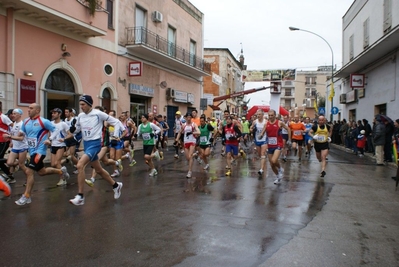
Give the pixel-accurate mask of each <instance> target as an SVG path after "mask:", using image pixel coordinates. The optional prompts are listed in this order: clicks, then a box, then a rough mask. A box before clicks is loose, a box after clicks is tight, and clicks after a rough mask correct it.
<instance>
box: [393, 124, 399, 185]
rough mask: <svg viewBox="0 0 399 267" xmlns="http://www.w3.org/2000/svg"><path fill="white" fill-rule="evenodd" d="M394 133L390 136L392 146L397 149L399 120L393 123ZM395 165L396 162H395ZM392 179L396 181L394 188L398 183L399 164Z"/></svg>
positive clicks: (398, 143)
mask: <svg viewBox="0 0 399 267" xmlns="http://www.w3.org/2000/svg"><path fill="white" fill-rule="evenodd" d="M394 128H395V130H394V132H393V136H392V145H396V147H397V148H398V147H399V119H396V120H395V121H394ZM395 163H397V162H395ZM392 179H394V180H395V181H396V187H397V186H398V182H399V164H398V167H397V169H396V176H393V177H392Z"/></svg>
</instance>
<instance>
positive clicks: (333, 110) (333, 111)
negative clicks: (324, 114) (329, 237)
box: [331, 107, 339, 115]
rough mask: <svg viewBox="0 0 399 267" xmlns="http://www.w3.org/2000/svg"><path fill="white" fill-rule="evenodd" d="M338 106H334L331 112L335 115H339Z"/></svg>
mask: <svg viewBox="0 0 399 267" xmlns="http://www.w3.org/2000/svg"><path fill="white" fill-rule="evenodd" d="M338 111H339V110H338V108H337V107H333V108H332V109H331V113H332V114H333V115H337V114H338Z"/></svg>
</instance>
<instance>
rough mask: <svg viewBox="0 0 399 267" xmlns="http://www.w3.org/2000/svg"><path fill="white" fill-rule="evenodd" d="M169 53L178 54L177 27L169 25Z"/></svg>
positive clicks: (170, 54)
mask: <svg viewBox="0 0 399 267" xmlns="http://www.w3.org/2000/svg"><path fill="white" fill-rule="evenodd" d="M168 55H169V56H171V57H175V56H176V29H174V28H172V27H171V26H169V27H168Z"/></svg>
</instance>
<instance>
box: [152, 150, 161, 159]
mask: <svg viewBox="0 0 399 267" xmlns="http://www.w3.org/2000/svg"><path fill="white" fill-rule="evenodd" d="M154 158H155V159H156V160H160V159H161V156H160V155H159V152H158V150H157V151H155V152H154Z"/></svg>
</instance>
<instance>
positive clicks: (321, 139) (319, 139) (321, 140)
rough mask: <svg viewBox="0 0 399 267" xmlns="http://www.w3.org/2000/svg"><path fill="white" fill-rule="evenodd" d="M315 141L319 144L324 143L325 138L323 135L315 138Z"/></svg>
mask: <svg viewBox="0 0 399 267" xmlns="http://www.w3.org/2000/svg"><path fill="white" fill-rule="evenodd" d="M316 141H317V142H320V143H323V142H325V141H326V137H325V136H324V135H319V136H317V139H316Z"/></svg>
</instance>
